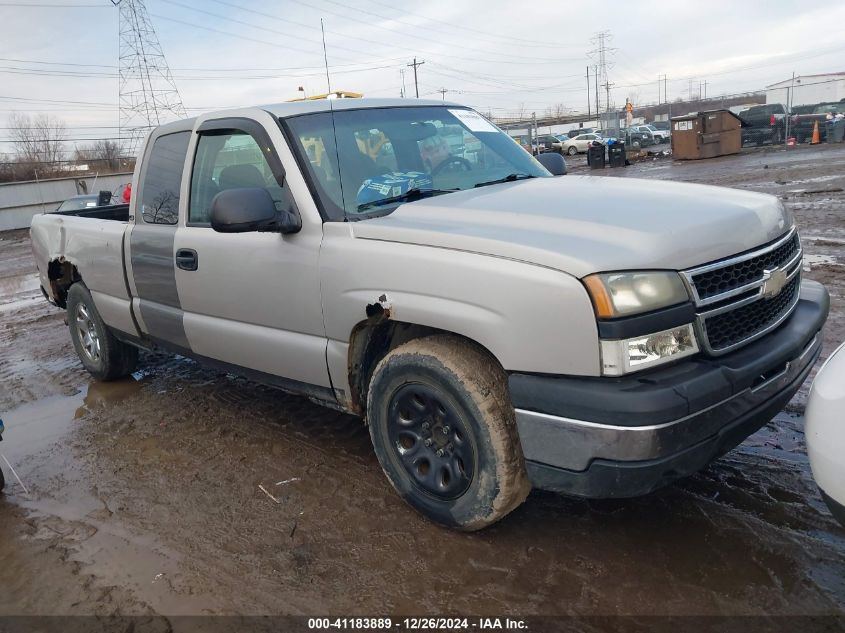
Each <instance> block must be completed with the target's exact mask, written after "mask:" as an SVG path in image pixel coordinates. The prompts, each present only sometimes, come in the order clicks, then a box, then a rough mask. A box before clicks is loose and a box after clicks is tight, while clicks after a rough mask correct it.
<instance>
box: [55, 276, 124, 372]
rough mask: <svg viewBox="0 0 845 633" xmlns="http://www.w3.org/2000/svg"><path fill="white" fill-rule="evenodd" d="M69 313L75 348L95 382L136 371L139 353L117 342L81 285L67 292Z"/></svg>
mask: <svg viewBox="0 0 845 633" xmlns="http://www.w3.org/2000/svg"><path fill="white" fill-rule="evenodd" d="M67 313H68V325H69V326H70V338H71V340H72V341H73V347H74V348H75V349H76V353H77V355H78V356H79V360H81V361H82V364H83V366H84V367H85V369H87V370H88V372H89V373H90V374H91V375H92V376H94V378H96V379H97V380H103V381H109V380H117V379H118V378H123V377H124V376H128V375H129V374H130V373H132V372H133V371H134V369H135V366H136V365H137V364H138V349H137V348H136V347H132V346H131V345H127V344H126V343H123V342H121V341H119V340H117V338H115V336H114V334H112V333H111V331H110V330H109V329H108V328H107V327H106V324H105V323H104V322H103V319H102V317H100V313H99V312H97V308H96V306H95V305H94V299H93V298H92V297H91V293H90V292H89V291H88V288H86V287H85V285H84V284H83V283H82V282H78V283H75V284H73V285H72V286H71V287H70V290H69V291H68V294H67Z"/></svg>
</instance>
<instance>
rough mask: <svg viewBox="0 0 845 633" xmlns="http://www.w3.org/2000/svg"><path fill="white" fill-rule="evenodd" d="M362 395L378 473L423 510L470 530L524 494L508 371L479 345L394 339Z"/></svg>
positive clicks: (449, 340)
mask: <svg viewBox="0 0 845 633" xmlns="http://www.w3.org/2000/svg"><path fill="white" fill-rule="evenodd" d="M367 405H368V406H367V415H368V422H369V426H370V437H371V438H372V441H373V446H374V448H375V453H376V456H377V457H378V459H379V462H380V464H381V466H382V469H383V470H384V472H385V474H386V475H387V478H388V479H389V480H390V483H391V484H392V485H393V487H394V488H395V489H396V491H397V492H398V493H399V495H400V496H401V497H402V498H403V499H405V501H406V502H408V503H409V504H410V505H411V506H413V507H414V508H415V509H416V510H418V511H419V512H421V513H422V514H424V515H425V516H427V517H428V518H430V519H431V520H433V521H436V522H437V523H441V524H443V525H446V526H449V527H454V528H458V529H461V530H467V531H471V530H478V529H481V528H483V527H486V526H488V525H490V524H491V523H494V522H496V521H498V520H499V519H501V518H502V517H503V516H505V515H506V514H508V513H509V512H510V511H511V510H513V509H514V508H516V507H517V506H519V505H520V504H521V503H522V502H523V501H524V500H525V497H526V496H527V495H528V492H529V490H530V485H529V483H528V478H527V476H526V473H525V462H524V459H523V455H522V448H521V446H520V444H519V437H518V434H517V429H516V420H515V416H514V410H513V407H512V406H511V403H510V398H509V395H508V389H507V377H506V376H505V373H504V371H503V370H502V368H501V367H500V366H499V364H498V362H496V360H495V359H493V358H492V357H490V356H489V354H487V353H486V352H485V351H484V350H482V349H481V348H479V347H478V346H476V345H474V344H472V343H469V342H467V341H465V340H463V339H460V338H458V337H453V336H432V337H427V338H423V339H417V340H414V341H410V342H408V343H405V344H404V345H401V346H399V347H397V348H396V349H394V350H393V351H391V352H390V353H388V355H387V356H386V357H385V358H384V359H383V360H382V361H381V362H380V363H379V364H378V366H377V367H376V369H375V372H374V374H373V378H372V381H371V383H370V389H369V393H368V398H367Z"/></svg>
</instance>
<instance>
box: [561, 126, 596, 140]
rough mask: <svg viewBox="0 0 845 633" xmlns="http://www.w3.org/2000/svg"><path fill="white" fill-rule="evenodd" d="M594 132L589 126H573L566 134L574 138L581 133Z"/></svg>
mask: <svg viewBox="0 0 845 633" xmlns="http://www.w3.org/2000/svg"><path fill="white" fill-rule="evenodd" d="M595 133H596V131H595V129H593V128H591V127H583V128H580V129H575V128H573V129H571V130H569V131H568V132H567V133H566V135H567V136H568V137H569V138H575V137H576V136H580V135H581V134H595Z"/></svg>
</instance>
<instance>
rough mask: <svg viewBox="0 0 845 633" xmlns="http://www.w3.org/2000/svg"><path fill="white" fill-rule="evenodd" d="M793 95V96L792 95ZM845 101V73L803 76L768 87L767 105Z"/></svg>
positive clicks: (797, 104)
mask: <svg viewBox="0 0 845 633" xmlns="http://www.w3.org/2000/svg"><path fill="white" fill-rule="evenodd" d="M790 93H791V94H790ZM843 99H845V72H842V73H827V74H824V75H801V76H796V77H795V82H794V83H793V80H792V78H791V77H790V78H789V79H784V80H783V81H779V82H778V83H776V84H772V85H771V86H766V103H783V104H785V105H786V104H788V103H789V104H791V105H793V106H799V105H810V104H813V103H821V102H823V101H842V100H843Z"/></svg>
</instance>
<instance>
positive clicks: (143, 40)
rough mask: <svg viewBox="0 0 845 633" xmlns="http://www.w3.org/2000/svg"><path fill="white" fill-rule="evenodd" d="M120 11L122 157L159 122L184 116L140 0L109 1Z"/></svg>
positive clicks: (162, 55)
mask: <svg viewBox="0 0 845 633" xmlns="http://www.w3.org/2000/svg"><path fill="white" fill-rule="evenodd" d="M111 1H112V4H114V5H115V6H116V7H117V8H118V10H119V11H120V20H119V22H120V36H119V42H118V44H119V47H118V57H119V59H120V63H119V66H120V70H119V77H120V79H119V81H120V131H119V137H120V142H121V145H122V152H123V153H124V154H123V155H124V156H135V155H136V154H137V152H138V146H139V145H140V143H141V140H142V139H143V137H144V136H145V135H146V134H147V132H149V131H150V130H151V129H152V128H154V127H155V126H157V125H160V124H161V123H166V122H168V121H171V120H175V119H183V118H186V117H187V114H186V112H185V106H184V105H182V98H181V97H180V96H179V91H178V90H177V89H176V83H175V82H174V81H173V75H172V74H171V73H170V68H168V66H167V60H165V58H164V53H163V52H162V50H161V44H159V41H158V37H157V36H156V32H155V29H154V28H153V25H152V22H150V16H149V15H148V14H147V8H146V7H145V6H144V0H111Z"/></svg>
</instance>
